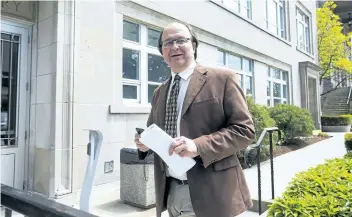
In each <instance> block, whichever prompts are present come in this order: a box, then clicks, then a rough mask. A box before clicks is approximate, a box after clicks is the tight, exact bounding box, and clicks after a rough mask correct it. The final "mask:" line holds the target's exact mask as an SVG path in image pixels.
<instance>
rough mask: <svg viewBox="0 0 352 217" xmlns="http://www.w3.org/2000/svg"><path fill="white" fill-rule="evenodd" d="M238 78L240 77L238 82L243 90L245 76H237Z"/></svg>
mask: <svg viewBox="0 0 352 217" xmlns="http://www.w3.org/2000/svg"><path fill="white" fill-rule="evenodd" d="M237 76H238V82H239V84H240V86H241V87H242V88H243V75H241V74H237Z"/></svg>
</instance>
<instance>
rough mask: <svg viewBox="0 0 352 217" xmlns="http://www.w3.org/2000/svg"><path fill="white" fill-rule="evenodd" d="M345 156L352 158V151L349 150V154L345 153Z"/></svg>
mask: <svg viewBox="0 0 352 217" xmlns="http://www.w3.org/2000/svg"><path fill="white" fill-rule="evenodd" d="M344 158H345V159H347V158H350V159H352V151H350V152H347V154H345V156H344Z"/></svg>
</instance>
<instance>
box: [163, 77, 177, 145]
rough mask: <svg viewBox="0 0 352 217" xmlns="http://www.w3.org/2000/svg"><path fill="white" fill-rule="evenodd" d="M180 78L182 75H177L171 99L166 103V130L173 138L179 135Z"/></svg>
mask: <svg viewBox="0 0 352 217" xmlns="http://www.w3.org/2000/svg"><path fill="white" fill-rule="evenodd" d="M180 80H181V77H180V76H179V75H175V78H174V82H173V84H172V89H171V92H170V96H169V100H168V101H167V105H166V114H165V132H166V133H168V134H169V135H170V136H171V137H172V138H175V137H176V136H177V97H178V93H179V92H180Z"/></svg>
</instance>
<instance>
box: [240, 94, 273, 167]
mask: <svg viewBox="0 0 352 217" xmlns="http://www.w3.org/2000/svg"><path fill="white" fill-rule="evenodd" d="M247 104H248V110H249V112H250V113H251V115H252V119H253V122H254V127H255V133H256V139H255V141H253V143H255V142H257V140H258V139H259V137H260V134H261V133H262V131H263V130H264V128H269V127H275V126H276V123H275V121H274V120H273V119H272V118H271V117H270V115H269V111H268V109H267V108H266V107H265V106H263V105H258V104H256V103H255V102H254V100H253V98H252V97H250V96H247ZM277 140H278V137H277V133H273V147H274V148H275V145H276V144H275V143H276V142H277ZM260 150H261V157H263V158H265V157H267V156H269V136H268V135H266V136H265V138H264V139H263V143H262V148H261V149H260ZM243 153H244V151H240V152H239V153H238V155H237V156H238V158H239V160H240V161H241V162H243ZM263 158H262V159H263Z"/></svg>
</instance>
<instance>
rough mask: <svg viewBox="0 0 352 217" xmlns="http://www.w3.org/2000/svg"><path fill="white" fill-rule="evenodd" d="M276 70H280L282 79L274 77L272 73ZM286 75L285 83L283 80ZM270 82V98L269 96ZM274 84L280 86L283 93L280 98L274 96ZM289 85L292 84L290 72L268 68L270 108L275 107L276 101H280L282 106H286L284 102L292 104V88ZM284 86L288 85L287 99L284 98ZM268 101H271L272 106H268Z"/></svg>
mask: <svg viewBox="0 0 352 217" xmlns="http://www.w3.org/2000/svg"><path fill="white" fill-rule="evenodd" d="M274 70H279V71H280V78H274V77H273V76H272V74H271V73H272V72H273V71H274ZM284 73H286V78H287V80H286V81H285V80H284V79H283V74H284ZM268 82H270V96H268ZM273 83H276V84H279V85H280V92H281V96H280V97H275V96H274V85H273ZM289 83H290V76H289V72H288V71H285V70H282V69H279V68H276V67H272V66H268V71H267V82H266V84H267V86H266V87H267V91H266V92H267V94H266V98H267V103H266V104H267V106H269V107H273V106H275V105H274V100H277V99H279V100H280V101H281V102H280V103H281V104H284V103H283V102H286V104H290V88H289ZM284 85H286V90H287V92H286V97H284V96H283V95H284V88H283V87H284ZM268 100H270V105H269V104H268Z"/></svg>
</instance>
